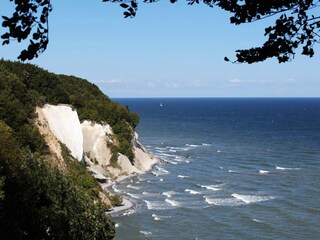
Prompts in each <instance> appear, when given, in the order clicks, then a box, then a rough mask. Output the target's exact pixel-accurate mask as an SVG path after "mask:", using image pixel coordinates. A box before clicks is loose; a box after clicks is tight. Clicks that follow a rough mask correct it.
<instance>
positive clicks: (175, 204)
mask: <svg viewBox="0 0 320 240" xmlns="http://www.w3.org/2000/svg"><path fill="white" fill-rule="evenodd" d="M165 201H166V202H167V203H169V204H170V205H171V206H173V207H179V206H180V205H181V204H180V203H179V202H177V201H175V200H172V199H169V198H166V200H165Z"/></svg>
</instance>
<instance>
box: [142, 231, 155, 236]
mask: <svg viewBox="0 0 320 240" xmlns="http://www.w3.org/2000/svg"><path fill="white" fill-rule="evenodd" d="M140 233H142V234H143V235H146V236H147V235H152V232H147V231H141V230H140Z"/></svg>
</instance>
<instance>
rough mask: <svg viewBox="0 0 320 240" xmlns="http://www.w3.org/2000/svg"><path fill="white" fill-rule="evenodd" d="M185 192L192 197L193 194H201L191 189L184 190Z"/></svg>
mask: <svg viewBox="0 0 320 240" xmlns="http://www.w3.org/2000/svg"><path fill="white" fill-rule="evenodd" d="M184 191H185V192H189V193H190V194H192V195H195V194H201V192H197V191H194V190H191V189H186V190H184Z"/></svg>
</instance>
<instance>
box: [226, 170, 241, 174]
mask: <svg viewBox="0 0 320 240" xmlns="http://www.w3.org/2000/svg"><path fill="white" fill-rule="evenodd" d="M228 172H229V173H240V172H238V171H235V170H228Z"/></svg>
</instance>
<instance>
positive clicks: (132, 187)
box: [127, 184, 140, 190]
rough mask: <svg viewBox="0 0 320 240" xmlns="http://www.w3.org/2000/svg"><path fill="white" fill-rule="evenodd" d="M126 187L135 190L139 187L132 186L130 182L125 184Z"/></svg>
mask: <svg viewBox="0 0 320 240" xmlns="http://www.w3.org/2000/svg"><path fill="white" fill-rule="evenodd" d="M127 188H131V189H135V190H140V187H137V186H132V185H131V184H129V185H127Z"/></svg>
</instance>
